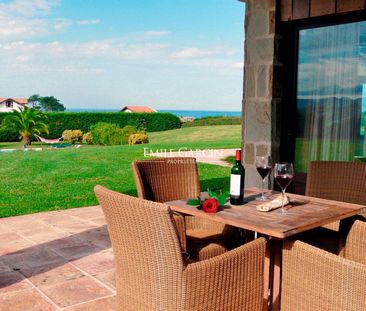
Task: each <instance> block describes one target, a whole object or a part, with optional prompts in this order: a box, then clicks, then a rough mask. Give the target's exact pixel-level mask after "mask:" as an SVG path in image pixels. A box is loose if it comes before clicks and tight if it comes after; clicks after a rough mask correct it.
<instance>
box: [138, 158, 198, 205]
mask: <svg viewBox="0 0 366 311" xmlns="http://www.w3.org/2000/svg"><path fill="white" fill-rule="evenodd" d="M132 169H133V172H134V177H135V182H136V187H137V192H138V195H139V197H140V198H143V199H146V200H151V201H155V202H167V201H173V200H178V199H182V198H195V197H197V196H199V195H200V183H199V177H198V169H197V163H196V159H195V158H161V159H149V160H143V161H136V162H134V163H132Z"/></svg>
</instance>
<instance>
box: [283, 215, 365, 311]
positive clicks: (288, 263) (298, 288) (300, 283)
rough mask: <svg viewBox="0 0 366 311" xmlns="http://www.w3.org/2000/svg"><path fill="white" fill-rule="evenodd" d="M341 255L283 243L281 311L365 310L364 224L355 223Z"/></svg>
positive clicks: (309, 246) (297, 242)
mask: <svg viewBox="0 0 366 311" xmlns="http://www.w3.org/2000/svg"><path fill="white" fill-rule="evenodd" d="M342 255H343V256H344V258H342V257H341V256H337V255H334V254H331V253H328V252H326V251H324V250H321V249H318V248H316V247H314V246H311V245H309V244H306V243H303V242H301V241H289V242H286V243H285V246H284V251H283V261H282V294H281V297H282V299H281V310H282V311H300V310H301V311H360V310H366V223H365V222H361V221H356V222H355V223H354V224H353V226H352V229H351V231H350V232H349V234H348V237H347V241H346V247H345V249H344V252H343V254H342Z"/></svg>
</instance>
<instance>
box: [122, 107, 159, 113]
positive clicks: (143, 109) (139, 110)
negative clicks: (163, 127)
mask: <svg viewBox="0 0 366 311" xmlns="http://www.w3.org/2000/svg"><path fill="white" fill-rule="evenodd" d="M127 109H128V110H130V111H132V112H156V110H155V109H154V108H151V107H149V106H126V107H124V108H122V110H121V111H125V110H127Z"/></svg>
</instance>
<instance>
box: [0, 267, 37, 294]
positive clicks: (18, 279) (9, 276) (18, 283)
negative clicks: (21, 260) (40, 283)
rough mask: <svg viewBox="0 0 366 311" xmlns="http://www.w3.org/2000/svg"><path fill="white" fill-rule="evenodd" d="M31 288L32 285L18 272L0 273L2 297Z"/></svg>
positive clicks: (0, 292)
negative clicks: (5, 294)
mask: <svg viewBox="0 0 366 311" xmlns="http://www.w3.org/2000/svg"><path fill="white" fill-rule="evenodd" d="M30 287H32V285H31V284H30V283H29V282H27V280H26V279H25V278H24V276H22V275H21V274H20V273H18V272H16V271H9V272H4V273H0V295H1V294H4V293H9V292H13V291H17V290H21V289H26V288H30Z"/></svg>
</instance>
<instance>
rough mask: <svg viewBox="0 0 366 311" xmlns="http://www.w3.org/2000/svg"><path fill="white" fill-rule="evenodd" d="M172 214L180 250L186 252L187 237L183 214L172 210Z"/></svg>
mask: <svg viewBox="0 0 366 311" xmlns="http://www.w3.org/2000/svg"><path fill="white" fill-rule="evenodd" d="M172 214H173V219H174V222H175V226H176V229H177V234H178V237H179V242H180V246H181V248H182V252H184V253H185V252H187V238H186V225H185V221H184V216H183V215H181V214H179V213H177V212H172Z"/></svg>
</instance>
